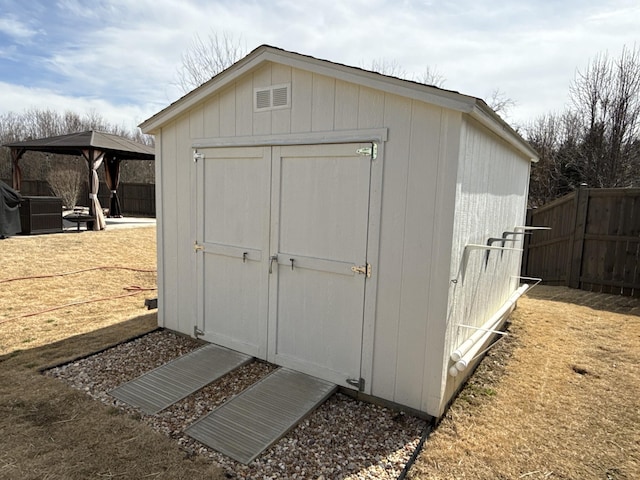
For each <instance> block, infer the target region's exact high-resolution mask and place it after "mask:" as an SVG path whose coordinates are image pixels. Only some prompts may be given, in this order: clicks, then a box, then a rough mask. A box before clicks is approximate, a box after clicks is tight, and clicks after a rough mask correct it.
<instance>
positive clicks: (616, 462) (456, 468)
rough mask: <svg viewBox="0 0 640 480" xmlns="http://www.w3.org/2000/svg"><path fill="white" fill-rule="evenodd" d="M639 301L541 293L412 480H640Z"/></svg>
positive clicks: (432, 442)
mask: <svg viewBox="0 0 640 480" xmlns="http://www.w3.org/2000/svg"><path fill="white" fill-rule="evenodd" d="M639 315H640V300H638V299H631V298H628V297H618V296H613V295H606V294H599V293H590V292H584V291H580V290H571V289H568V288H564V287H544V286H539V287H536V288H535V289H534V290H532V291H531V292H530V294H529V295H528V296H527V297H526V298H523V299H521V300H520V302H519V304H518V309H517V310H516V311H515V312H514V313H513V314H512V317H511V325H510V327H509V331H510V334H511V335H510V336H509V337H508V338H507V339H505V340H504V341H502V342H499V343H498V344H496V346H495V348H494V350H493V351H492V352H491V354H490V355H489V356H487V357H485V359H484V361H483V363H482V365H481V366H480V367H479V368H478V370H477V372H476V375H475V376H474V377H473V378H472V379H471V380H470V381H469V382H468V383H467V386H466V387H465V389H464V390H463V391H462V392H461V394H460V395H459V396H458V398H457V399H456V401H455V402H454V404H453V405H452V407H451V408H450V409H449V411H448V413H447V414H446V415H445V417H444V419H443V420H442V421H441V423H440V425H439V426H438V428H437V430H436V431H435V433H433V434H432V436H431V437H430V439H429V440H428V442H427V443H426V444H425V448H424V451H423V453H422V455H421V456H420V458H419V460H418V462H416V465H415V466H414V468H413V469H412V471H411V475H410V478H413V479H422V478H429V479H458V478H465V479H469V478H473V479H485V478H486V479H519V478H526V479H530V480H531V479H575V480H580V479H605V480H614V479H628V480H631V479H637V478H640V316H639Z"/></svg>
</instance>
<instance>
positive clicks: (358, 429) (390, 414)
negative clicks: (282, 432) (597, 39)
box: [45, 330, 427, 480]
mask: <svg viewBox="0 0 640 480" xmlns="http://www.w3.org/2000/svg"><path fill="white" fill-rule="evenodd" d="M200 346H202V343H201V342H198V341H196V340H194V339H192V338H189V337H185V336H182V335H177V334H175V333H173V332H170V331H166V330H159V331H155V332H152V333H149V334H147V335H145V336H143V337H140V338H137V339H135V340H132V341H130V342H127V343H123V344H120V345H118V346H116V347H113V348H110V349H108V350H105V351H103V352H101V353H98V354H96V355H93V356H90V357H86V358H84V359H81V360H78V361H75V362H72V363H68V364H66V365H62V366H59V367H56V368H52V369H50V370H47V371H46V372H45V375H48V376H51V377H54V378H58V379H61V380H63V381H65V382H66V383H68V384H69V385H70V386H72V387H74V388H77V389H79V390H82V391H85V392H86V393H87V394H88V395H90V396H91V397H93V398H95V399H97V400H100V401H101V402H103V403H105V404H107V405H110V406H114V407H117V408H120V409H122V410H124V411H125V412H127V413H128V414H130V415H132V416H134V417H135V418H139V419H140V420H141V421H142V422H144V423H146V424H148V425H149V426H151V427H152V428H153V429H155V430H157V431H159V432H162V433H164V434H165V435H167V436H169V437H170V438H172V439H174V440H176V441H177V442H178V444H179V445H180V446H181V447H182V448H183V449H184V450H185V451H186V452H187V453H188V454H190V455H203V456H206V457H208V458H210V459H211V460H212V461H213V462H215V463H217V464H219V465H220V466H221V467H222V468H223V469H224V470H225V472H226V476H227V478H236V479H260V480H270V479H302V478H315V479H324V480H329V479H349V480H355V479H358V480H360V479H395V478H397V477H398V475H399V474H400V472H401V471H402V469H403V468H404V466H405V464H406V463H407V461H408V460H409V458H410V457H411V455H412V453H413V451H414V450H415V447H416V446H417V444H418V443H419V441H420V437H421V435H422V432H423V431H424V429H425V428H426V426H427V422H426V421H425V420H422V419H420V418H417V417H414V416H411V415H408V414H404V413H403V412H399V411H394V410H391V409H388V408H385V407H381V406H378V405H373V404H370V403H366V402H362V401H358V400H355V399H353V398H351V397H348V396H346V395H343V394H341V393H337V394H335V395H333V396H332V397H331V398H330V399H329V400H327V401H326V402H325V403H324V404H323V405H321V406H320V407H319V408H318V409H317V410H316V411H315V412H313V413H312V414H311V415H309V416H308V417H307V418H306V419H305V420H303V421H302V422H301V423H300V424H299V425H298V426H297V427H295V428H294V429H293V430H291V431H290V432H289V433H288V434H287V435H286V436H284V437H283V438H282V439H280V440H279V441H278V442H277V443H276V444H275V445H273V446H272V447H271V448H269V449H268V450H266V451H265V452H263V453H262V454H261V455H260V456H259V457H258V458H257V459H256V460H254V461H253V462H251V463H250V464H249V465H243V464H241V463H238V462H236V461H234V460H232V459H230V458H229V457H226V456H224V455H222V454H220V453H218V452H216V451H214V450H211V449H210V448H208V447H206V446H205V445H203V444H201V443H199V442H197V441H196V440H193V439H192V438H190V437H188V436H186V435H185V434H184V430H185V428H187V427H188V426H189V425H191V424H192V423H193V422H195V421H196V420H197V419H199V418H201V417H202V416H204V415H205V414H207V413H208V412H210V411H211V410H213V409H214V408H216V407H217V406H219V405H221V404H222V403H224V402H225V401H226V400H227V399H229V398H231V397H233V396H234V395H237V394H239V393H240V392H241V391H242V390H244V389H245V388H247V387H249V386H250V385H252V384H253V383H255V382H256V381H257V380H259V379H261V378H263V377H264V376H265V375H267V374H268V373H269V372H271V371H273V369H274V368H275V366H274V365H270V364H268V363H265V362H262V361H254V362H252V363H249V364H247V365H245V366H243V367H240V368H238V369H236V370H235V371H233V372H231V373H229V374H228V375H226V376H224V377H222V378H221V379H220V380H218V381H216V382H214V383H211V384H209V385H207V386H206V387H204V388H203V389H201V390H199V391H198V392H195V393H194V394H192V395H190V396H189V397H187V398H185V399H183V400H181V401H179V402H177V403H175V404H173V405H171V406H170V407H168V408H167V409H165V410H163V411H161V412H160V413H158V414H156V415H147V414H145V413H143V412H142V411H140V410H138V409H136V408H134V407H131V406H129V405H126V404H125V403H123V402H121V401H119V400H116V399H115V398H114V397H112V396H110V395H109V393H108V392H109V391H110V390H112V389H114V388H115V387H117V386H119V385H121V384H122V383H124V382H127V381H129V380H132V379H134V378H136V377H138V376H139V375H141V374H143V373H144V372H146V371H149V370H151V369H153V368H156V367H158V366H160V365H162V364H164V363H166V362H168V361H170V360H172V359H174V358H176V357H178V356H180V355H184V354H186V353H188V352H190V351H192V350H194V349H196V348H198V347H200Z"/></svg>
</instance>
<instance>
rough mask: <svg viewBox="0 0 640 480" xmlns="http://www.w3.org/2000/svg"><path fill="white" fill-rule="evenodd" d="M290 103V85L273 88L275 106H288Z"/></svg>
mask: <svg viewBox="0 0 640 480" xmlns="http://www.w3.org/2000/svg"><path fill="white" fill-rule="evenodd" d="M288 104H289V87H278V88H274V89H273V106H274V107H286V106H287V105H288Z"/></svg>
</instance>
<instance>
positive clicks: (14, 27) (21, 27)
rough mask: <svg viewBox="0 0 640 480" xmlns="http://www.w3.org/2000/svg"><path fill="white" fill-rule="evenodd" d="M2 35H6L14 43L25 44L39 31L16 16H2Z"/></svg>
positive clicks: (0, 18)
mask: <svg viewBox="0 0 640 480" xmlns="http://www.w3.org/2000/svg"><path fill="white" fill-rule="evenodd" d="M0 33H4V34H5V35H7V36H9V37H11V38H12V39H13V40H14V41H18V42H23V41H24V40H28V39H30V38H31V37H33V36H34V35H36V33H37V31H36V30H34V29H33V28H32V27H30V26H29V25H28V24H26V23H24V22H21V21H20V20H19V19H18V18H16V17H15V16H14V15H10V14H9V15H7V14H5V15H3V16H0Z"/></svg>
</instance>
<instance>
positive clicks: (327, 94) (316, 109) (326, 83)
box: [311, 75, 336, 132]
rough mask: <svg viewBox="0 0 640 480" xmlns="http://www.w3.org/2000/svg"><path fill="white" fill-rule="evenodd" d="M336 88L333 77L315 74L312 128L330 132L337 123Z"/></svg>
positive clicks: (316, 130)
mask: <svg viewBox="0 0 640 480" xmlns="http://www.w3.org/2000/svg"><path fill="white" fill-rule="evenodd" d="M335 88H336V81H335V79H333V78H329V77H325V76H322V75H313V82H312V87H311V130H312V131H314V132H328V131H331V130H333V129H334V125H335V115H334V113H335Z"/></svg>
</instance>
